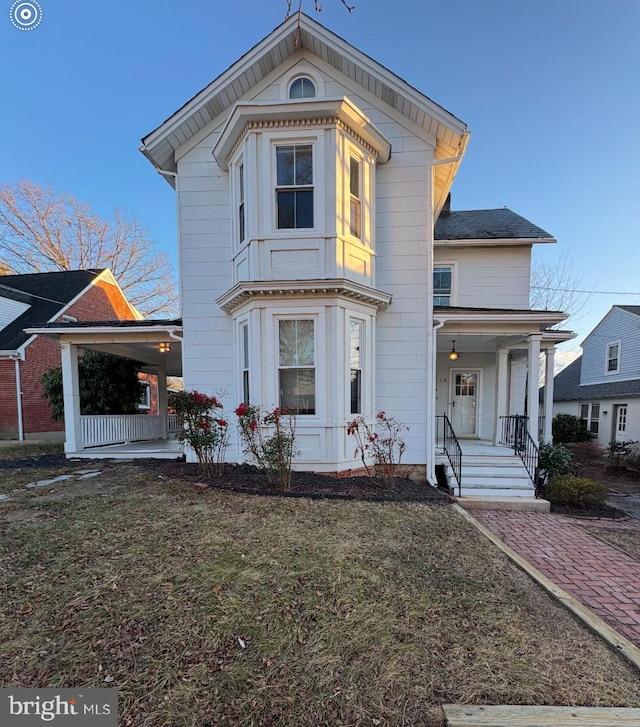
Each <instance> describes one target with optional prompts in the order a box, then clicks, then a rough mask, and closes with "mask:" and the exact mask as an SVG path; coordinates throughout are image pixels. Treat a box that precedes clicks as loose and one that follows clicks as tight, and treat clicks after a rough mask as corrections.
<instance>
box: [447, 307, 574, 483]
mask: <svg viewBox="0 0 640 727" xmlns="http://www.w3.org/2000/svg"><path fill="white" fill-rule="evenodd" d="M566 317H567V316H566V315H565V314H563V313H559V312H555V311H529V310H498V309H495V310H494V309H474V308H453V307H451V308H449V307H446V308H445V307H441V308H436V309H435V310H434V327H435V329H436V341H437V345H436V349H437V350H436V354H435V367H434V368H435V372H436V373H435V376H436V386H435V391H436V407H435V408H436V423H437V426H436V432H437V437H436V461H437V462H438V463H439V464H442V465H446V466H447V469H448V472H449V474H450V475H451V477H452V478H453V480H454V481H455V485H456V487H457V489H458V491H459V492H461V493H464V494H466V495H467V496H476V495H477V496H489V495H490V494H491V493H492V492H494V491H496V492H494V494H497V495H499V494H504V493H506V492H508V493H509V494H508V495H507V496H509V497H517V496H518V495H519V494H521V495H522V496H526V497H531V496H534V495H535V483H536V472H537V463H538V445H539V443H540V442H551V440H552V434H551V423H552V418H553V417H552V407H553V374H554V365H555V347H556V345H558V344H559V343H562V342H563V341H567V340H570V339H571V338H573V336H574V334H573V333H572V332H570V331H563V330H559V329H557V328H553V326H557V325H559V324H560V323H562V321H564V320H565V319H566ZM542 384H544V385H545V389H544V399H543V401H542V402H540V399H539V391H540V386H541V385H542ZM498 491H499V492H498Z"/></svg>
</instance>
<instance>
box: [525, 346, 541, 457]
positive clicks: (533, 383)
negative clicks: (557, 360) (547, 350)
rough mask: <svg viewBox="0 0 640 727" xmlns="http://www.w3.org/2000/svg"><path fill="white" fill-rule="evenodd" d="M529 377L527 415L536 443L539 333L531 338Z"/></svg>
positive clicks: (538, 389) (530, 430)
mask: <svg viewBox="0 0 640 727" xmlns="http://www.w3.org/2000/svg"><path fill="white" fill-rule="evenodd" d="M528 340H529V361H528V364H529V376H528V381H527V415H528V417H529V434H530V435H531V439H533V441H534V442H536V443H537V442H538V416H539V413H540V404H539V397H540V386H539V382H540V341H541V340H542V335H541V334H539V333H536V334H533V335H531V336H529V339H528Z"/></svg>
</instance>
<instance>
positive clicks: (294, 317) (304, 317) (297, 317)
mask: <svg viewBox="0 0 640 727" xmlns="http://www.w3.org/2000/svg"><path fill="white" fill-rule="evenodd" d="M285 321H294V322H303V321H304V322H306V321H310V322H311V323H312V324H313V365H308V364H305V365H299V366H294V365H283V364H281V363H280V325H281V323H283V322H285ZM275 324H276V325H275V329H276V363H277V366H276V386H277V392H278V397H277V400H278V406H279V407H280V408H281V409H286V408H289V407H285V406H284V405H283V403H282V391H281V386H280V373H281V372H282V371H301V370H304V371H309V370H311V371H313V411H311V412H304V411H299V410H298V411H296V416H302V417H305V419H306V418H307V417H317V416H318V376H317V372H318V360H319V359H318V319H317V316H313V315H308V314H305V313H303V312H300V313H295V314H291V315H287V316H276V317H275Z"/></svg>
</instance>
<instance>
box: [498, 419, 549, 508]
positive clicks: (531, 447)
mask: <svg viewBox="0 0 640 727" xmlns="http://www.w3.org/2000/svg"><path fill="white" fill-rule="evenodd" d="M500 419H501V420H502V437H501V440H500V443H501V444H506V445H508V446H509V447H513V451H514V452H515V453H516V454H517V455H518V456H519V457H520V459H521V460H522V464H523V465H524V468H525V469H526V470H527V474H528V475H529V479H530V480H531V482H532V483H533V486H534V488H535V492H536V497H538V462H539V458H540V451H539V449H538V445H537V444H536V442H535V441H534V439H533V437H532V436H531V434H530V433H529V428H528V426H527V423H528V421H529V417H526V416H524V415H522V414H515V415H512V416H506V417H500Z"/></svg>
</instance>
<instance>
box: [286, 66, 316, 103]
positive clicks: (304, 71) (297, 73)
mask: <svg viewBox="0 0 640 727" xmlns="http://www.w3.org/2000/svg"><path fill="white" fill-rule="evenodd" d="M298 78H308V79H309V80H310V81H311V82H312V83H313V85H314V86H315V88H316V95H315V97H314V98H315V99H318V98H321V97H323V96H324V95H325V88H324V78H323V77H322V75H321V74H320V73H319V71H318V70H317V69H316V68H315V67H313V66H310V65H308V64H307V63H305V62H304V61H302V62H301V63H298V64H296V66H295V67H293V68H291V69H290V70H289V72H288V73H286V74H285V75H284V76H283V77H282V79H281V81H280V99H281V100H282V101H286V102H287V103H305V102H309V101H313V100H314V98H291V97H290V96H289V90H290V88H291V86H292V84H293V83H294V82H295V81H297V80H298Z"/></svg>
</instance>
